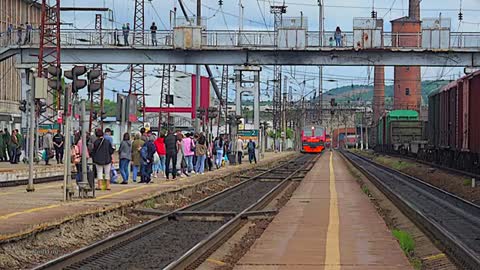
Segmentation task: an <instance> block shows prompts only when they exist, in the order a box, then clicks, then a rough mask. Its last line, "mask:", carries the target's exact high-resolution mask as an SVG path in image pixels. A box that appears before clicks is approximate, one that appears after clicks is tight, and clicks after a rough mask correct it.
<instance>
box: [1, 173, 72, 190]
mask: <svg viewBox="0 0 480 270" xmlns="http://www.w3.org/2000/svg"><path fill="white" fill-rule="evenodd" d="M62 180H63V175H56V176H49V177H41V178H35V179H33V183H34V184H43V183H50V182H57V181H62ZM23 185H28V179H19V180H12V181H3V182H0V188H6V187H16V186H23Z"/></svg>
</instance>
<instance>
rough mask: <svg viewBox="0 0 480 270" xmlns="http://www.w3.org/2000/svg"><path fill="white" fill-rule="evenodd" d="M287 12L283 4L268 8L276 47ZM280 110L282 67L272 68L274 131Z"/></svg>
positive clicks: (277, 124) (279, 124)
mask: <svg viewBox="0 0 480 270" xmlns="http://www.w3.org/2000/svg"><path fill="white" fill-rule="evenodd" d="M286 12H287V7H286V6H285V4H283V5H281V6H270V13H272V14H273V16H274V33H275V34H274V42H275V45H278V29H279V28H280V27H281V25H282V17H283V14H285V13H286ZM281 109H282V67H281V66H278V65H275V66H274V67H273V129H274V130H275V131H277V130H278V128H279V127H280V126H281Z"/></svg>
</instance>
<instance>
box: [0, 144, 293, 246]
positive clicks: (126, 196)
mask: <svg viewBox="0 0 480 270" xmlns="http://www.w3.org/2000/svg"><path fill="white" fill-rule="evenodd" d="M295 154H296V153H294V152H285V153H267V154H266V155H265V158H264V159H263V160H262V161H260V162H259V164H258V165H262V164H266V163H271V162H273V161H275V160H280V159H285V158H288V157H289V156H292V157H293V155H295ZM255 166H256V165H255V164H249V163H248V161H247V162H245V163H243V164H242V165H239V166H229V167H227V168H223V169H220V170H217V171H213V172H207V173H205V174H204V175H195V176H192V177H189V178H179V179H180V180H176V181H168V182H167V181H165V180H164V179H162V178H159V179H156V180H155V181H154V183H153V184H148V185H146V184H136V183H131V184H128V185H112V190H111V191H98V192H97V197H96V198H94V199H85V200H80V199H75V200H74V201H72V202H68V203H64V202H63V201H62V199H63V195H62V190H61V186H62V183H60V182H55V183H46V184H37V185H35V192H32V193H27V192H26V191H25V186H18V187H8V188H1V189H0V241H5V240H8V239H12V238H15V237H20V236H22V235H25V234H28V233H31V232H34V231H38V230H42V229H45V228H48V227H50V226H54V225H57V224H61V223H63V222H66V221H68V220H71V219H74V218H76V217H78V216H81V215H86V214H92V213H96V212H102V211H105V210H109V209H116V208H120V207H122V206H126V205H132V204H133V203H134V202H141V201H143V200H146V199H149V198H152V197H155V196H158V195H160V194H161V193H164V192H168V191H172V190H177V189H179V188H182V187H188V186H193V185H196V184H199V183H202V182H207V181H209V180H211V179H213V178H218V177H224V176H227V175H230V174H232V173H238V172H241V171H247V170H250V169H253V168H254V167H255Z"/></svg>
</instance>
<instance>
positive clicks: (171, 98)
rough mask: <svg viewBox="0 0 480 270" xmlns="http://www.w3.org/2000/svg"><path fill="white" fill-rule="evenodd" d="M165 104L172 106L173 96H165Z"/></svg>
mask: <svg viewBox="0 0 480 270" xmlns="http://www.w3.org/2000/svg"><path fill="white" fill-rule="evenodd" d="M165 103H166V104H167V105H168V104H169V105H173V95H165Z"/></svg>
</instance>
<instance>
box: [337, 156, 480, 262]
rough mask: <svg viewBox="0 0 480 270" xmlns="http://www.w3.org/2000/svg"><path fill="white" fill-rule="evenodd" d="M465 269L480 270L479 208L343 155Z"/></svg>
mask: <svg viewBox="0 0 480 270" xmlns="http://www.w3.org/2000/svg"><path fill="white" fill-rule="evenodd" d="M341 153H342V154H343V156H344V157H345V158H347V159H348V160H349V161H350V162H351V163H352V164H353V165H354V166H355V167H356V168H357V169H359V170H360V171H362V172H363V173H364V174H365V175H366V176H367V177H368V178H369V179H370V180H371V181H372V182H373V183H374V184H375V185H376V186H377V188H379V189H380V190H381V191H382V192H383V193H384V194H385V195H386V196H387V197H388V198H389V199H390V200H392V202H394V203H395V205H396V206H397V207H399V209H400V210H401V211H402V212H404V214H406V215H407V216H408V217H409V218H410V219H412V221H413V222H414V223H415V224H416V225H417V226H418V227H420V228H421V229H422V230H423V231H424V232H425V233H426V234H427V235H428V236H429V237H431V238H433V239H435V240H437V241H436V242H437V243H438V245H440V248H441V249H443V250H444V251H445V253H446V254H448V255H449V257H450V258H451V259H452V260H453V261H455V263H456V264H458V265H459V266H461V268H462V269H480V207H479V206H477V205H475V204H472V203H470V202H468V201H466V200H464V199H462V198H460V197H458V196H456V195H454V194H451V193H449V192H446V191H444V190H441V189H439V188H437V187H434V186H432V185H430V184H428V183H426V182H424V181H422V180H420V179H417V178H414V177H412V176H409V175H407V174H404V173H402V172H399V171H396V170H394V169H391V168H388V167H386V166H383V165H380V164H378V163H376V162H374V161H372V160H370V159H368V158H365V157H363V156H361V155H358V154H355V153H352V152H347V151H342V152H341Z"/></svg>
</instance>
